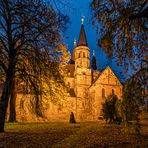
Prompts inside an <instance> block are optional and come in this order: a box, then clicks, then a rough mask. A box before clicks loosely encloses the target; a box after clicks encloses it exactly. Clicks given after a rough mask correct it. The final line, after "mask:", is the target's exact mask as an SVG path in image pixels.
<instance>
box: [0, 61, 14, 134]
mask: <svg viewBox="0 0 148 148" xmlns="http://www.w3.org/2000/svg"><path fill="white" fill-rule="evenodd" d="M12 63H13V62H10V65H9V66H8V71H7V75H6V81H5V84H4V88H3V92H2V96H1V98H0V132H4V124H5V117H6V112H7V108H8V102H9V97H10V94H11V89H12V82H13V78H14V65H13V64H12Z"/></svg>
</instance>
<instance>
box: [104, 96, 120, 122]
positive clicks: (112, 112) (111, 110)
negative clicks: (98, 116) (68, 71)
mask: <svg viewBox="0 0 148 148" xmlns="http://www.w3.org/2000/svg"><path fill="white" fill-rule="evenodd" d="M117 100H118V98H117V96H116V95H114V94H112V95H109V96H108V97H107V98H106V100H105V102H104V103H103V104H102V116H103V118H104V119H105V121H106V123H116V124H120V123H121V121H122V118H121V117H120V116H119V113H118V109H117V105H116V103H117Z"/></svg>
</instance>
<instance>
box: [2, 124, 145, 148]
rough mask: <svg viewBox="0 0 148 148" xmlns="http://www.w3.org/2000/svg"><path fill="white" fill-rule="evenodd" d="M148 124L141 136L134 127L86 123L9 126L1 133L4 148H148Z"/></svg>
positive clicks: (142, 130) (142, 128)
mask: <svg viewBox="0 0 148 148" xmlns="http://www.w3.org/2000/svg"><path fill="white" fill-rule="evenodd" d="M147 123H148V122H142V123H141V125H142V126H141V134H140V135H138V134H136V133H135V130H134V127H133V126H131V127H129V128H125V127H124V126H121V125H120V126H119V125H107V124H105V123H102V122H84V123H76V124H69V123H13V124H11V123H6V125H5V130H6V132H5V133H0V147H2V148H7V147H8V148H11V147H12V148H24V147H30V148H38V147H39V148H40V147H42V148H46V147H49V148H50V147H53V148H56V147H57V148H75V147H76V148H86V147H87V148H95V147H96V148H100V147H106V148H108V147H109V148H112V147H114V148H128V147H129V148H146V147H148V124H147Z"/></svg>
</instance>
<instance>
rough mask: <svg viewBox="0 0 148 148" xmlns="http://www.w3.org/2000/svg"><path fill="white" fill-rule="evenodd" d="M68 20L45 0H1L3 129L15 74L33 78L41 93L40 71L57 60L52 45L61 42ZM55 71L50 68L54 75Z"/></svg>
mask: <svg viewBox="0 0 148 148" xmlns="http://www.w3.org/2000/svg"><path fill="white" fill-rule="evenodd" d="M66 21H67V18H66V17H65V16H63V15H61V14H60V13H57V12H55V11H54V10H53V8H52V7H51V6H50V5H47V4H45V3H44V1H43V0H0V69H1V71H2V72H3V73H4V78H3V79H4V86H3V91H2V95H1V98H0V132H4V123H5V116H6V110H7V107H8V102H9V98H10V95H12V89H13V84H14V81H15V78H19V79H22V80H24V81H26V80H27V81H29V83H30V84H31V85H32V87H33V89H34V91H35V93H36V94H37V96H38V94H39V93H40V91H39V88H40V87H39V86H40V84H41V81H40V79H39V73H40V71H42V75H46V74H47V73H46V69H48V68H50V67H49V65H50V64H48V62H47V61H50V62H52V61H53V58H52V57H54V56H55V54H56V53H55V52H54V50H52V49H53V47H54V46H56V45H58V43H59V42H60V39H61V35H60V32H61V30H62V29H64V27H65V22H66ZM54 71H55V70H52V69H50V72H51V73H50V75H53V72H54ZM57 73H58V72H57ZM58 76H59V74H57V75H56V77H58ZM59 77H60V76H59ZM37 102H38V97H37Z"/></svg>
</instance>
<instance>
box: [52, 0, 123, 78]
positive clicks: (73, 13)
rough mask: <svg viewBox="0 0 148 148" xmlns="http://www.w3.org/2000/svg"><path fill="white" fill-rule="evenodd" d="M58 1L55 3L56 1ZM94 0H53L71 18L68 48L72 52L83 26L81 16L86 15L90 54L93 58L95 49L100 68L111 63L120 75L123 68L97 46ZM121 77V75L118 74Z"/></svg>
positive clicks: (67, 34) (65, 36) (66, 35)
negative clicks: (91, 7)
mask: <svg viewBox="0 0 148 148" xmlns="http://www.w3.org/2000/svg"><path fill="white" fill-rule="evenodd" d="M54 1H55V2H56V3H55V2H54ZM91 1H92V0H51V1H50V2H53V3H54V6H55V7H56V9H59V10H60V11H61V12H62V13H63V14H65V15H68V16H69V18H70V25H69V27H68V29H67V31H66V32H64V35H63V36H64V42H65V43H66V44H67V46H68V49H69V50H70V52H71V53H72V51H73V47H74V46H73V42H74V38H76V40H77V41H78V38H79V32H80V27H81V18H82V17H83V16H84V17H85V22H84V26H85V33H86V37H87V42H88V46H89V48H90V52H91V53H90V54H91V58H92V54H93V50H95V55H96V58H97V65H98V67H99V68H105V67H106V66H107V65H109V66H110V67H111V68H112V69H113V71H114V72H115V73H116V74H117V75H119V71H121V68H119V67H117V66H116V64H115V62H113V61H112V62H109V60H108V59H107V58H106V56H105V53H104V52H103V51H102V50H101V49H99V48H98V46H97V37H98V36H99V34H101V33H100V32H98V35H96V27H95V26H93V25H92V22H91V21H92V19H91V10H90V2H91ZM118 77H119V76H118Z"/></svg>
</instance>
